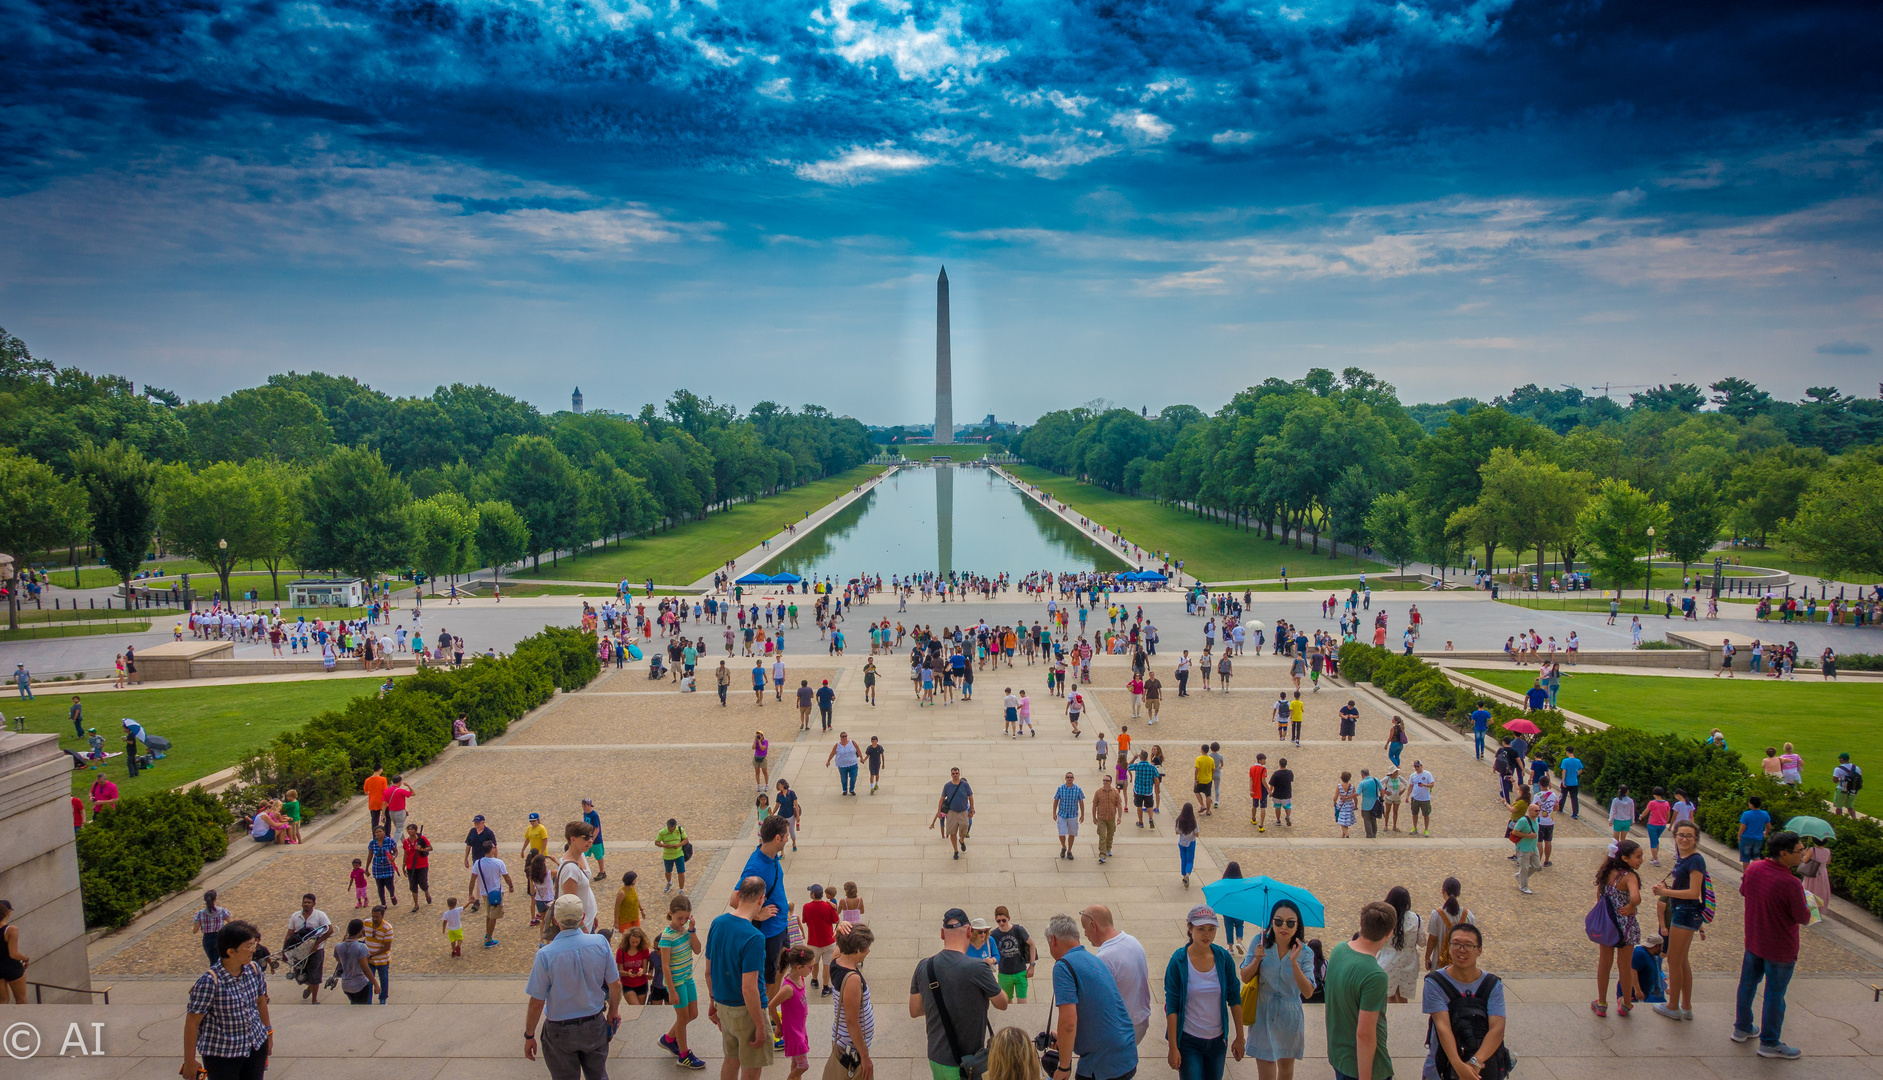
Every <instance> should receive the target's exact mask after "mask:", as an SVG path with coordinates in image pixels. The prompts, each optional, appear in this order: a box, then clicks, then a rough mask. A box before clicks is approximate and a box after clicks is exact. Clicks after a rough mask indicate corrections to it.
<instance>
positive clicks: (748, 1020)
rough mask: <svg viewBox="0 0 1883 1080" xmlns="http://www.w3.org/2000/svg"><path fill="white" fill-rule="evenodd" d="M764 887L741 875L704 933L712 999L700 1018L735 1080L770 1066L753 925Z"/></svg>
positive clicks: (759, 947) (753, 1078) (760, 954)
mask: <svg viewBox="0 0 1883 1080" xmlns="http://www.w3.org/2000/svg"><path fill="white" fill-rule="evenodd" d="M767 820H770V821H775V820H777V819H776V818H770V819H767ZM765 888H766V886H765V879H764V878H760V877H752V876H747V877H746V878H745V879H744V880H743V881H741V882H740V883H739V891H738V893H736V894H735V895H734V896H733V898H732V903H733V906H732V908H731V909H730V910H728V911H727V912H726V913H725V914H723V915H721V916H719V917H718V918H717V919H714V920H713V923H712V926H710V927H708V928H707V931H706V963H707V965H708V968H709V969H710V970H709V975H710V981H711V990H712V998H713V1001H712V1004H711V1005H710V1006H708V1007H707V1010H706V1018H707V1020H709V1021H711V1022H712V1023H714V1024H717V1025H718V1026H719V1044H720V1049H721V1051H722V1052H723V1054H724V1056H725V1060H726V1062H727V1063H728V1064H730V1063H731V1062H732V1061H733V1060H734V1059H737V1060H738V1062H739V1074H738V1080H758V1075H759V1073H760V1071H761V1070H763V1069H764V1068H765V1066H767V1065H770V1064H771V1063H772V1033H771V1026H770V1025H769V1024H768V1023H767V1022H766V1020H765V1000H766V999H765V983H764V979H763V976H764V972H765V937H764V935H763V934H761V933H759V930H758V927H756V926H754V925H753V920H755V919H760V918H762V917H763V916H764V915H765V912H766V902H765ZM720 1075H721V1076H722V1077H726V1073H724V1072H721V1074H720ZM727 1080H730V1078H727Z"/></svg>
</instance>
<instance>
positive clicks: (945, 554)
mask: <svg viewBox="0 0 1883 1080" xmlns="http://www.w3.org/2000/svg"><path fill="white" fill-rule="evenodd" d="M935 558H936V559H937V561H938V562H939V564H940V565H939V566H938V568H937V569H938V571H939V572H940V574H941V576H943V577H947V576H948V573H949V571H951V570H953V569H954V568H955V470H954V468H953V467H952V466H949V465H940V466H937V467H936V469H935Z"/></svg>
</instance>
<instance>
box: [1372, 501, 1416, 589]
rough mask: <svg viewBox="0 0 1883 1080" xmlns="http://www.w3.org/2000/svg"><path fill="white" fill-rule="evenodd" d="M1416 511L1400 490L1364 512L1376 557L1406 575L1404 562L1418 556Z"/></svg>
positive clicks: (1374, 502) (1411, 502)
mask: <svg viewBox="0 0 1883 1080" xmlns="http://www.w3.org/2000/svg"><path fill="white" fill-rule="evenodd" d="M1417 522H1418V509H1417V507H1416V506H1415V504H1414V503H1413V501H1412V496H1411V495H1409V494H1407V493H1406V492H1403V491H1395V492H1391V493H1390V494H1386V495H1381V496H1380V497H1379V498H1377V499H1374V500H1373V508H1372V509H1371V510H1369V511H1368V512H1367V516H1366V532H1367V536H1368V537H1369V538H1371V540H1372V543H1373V550H1374V551H1376V552H1378V553H1379V556H1380V558H1382V559H1385V560H1386V561H1387V562H1389V563H1392V564H1393V565H1395V566H1397V567H1399V572H1400V573H1401V574H1404V573H1405V572H1406V563H1408V562H1410V561H1412V560H1413V559H1414V558H1416V557H1417V556H1418V552H1419V534H1418V529H1417Z"/></svg>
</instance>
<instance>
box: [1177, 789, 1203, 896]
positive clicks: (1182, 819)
mask: <svg viewBox="0 0 1883 1080" xmlns="http://www.w3.org/2000/svg"><path fill="white" fill-rule="evenodd" d="M1199 831H1200V829H1199V827H1198V825H1197V821H1196V807H1195V805H1193V804H1191V803H1187V802H1186V803H1184V804H1183V809H1182V810H1179V811H1177V864H1178V866H1179V867H1180V868H1181V869H1182V872H1183V886H1184V888H1186V889H1187V888H1189V887H1190V871H1192V870H1194V869H1196V841H1197V833H1198V832H1199Z"/></svg>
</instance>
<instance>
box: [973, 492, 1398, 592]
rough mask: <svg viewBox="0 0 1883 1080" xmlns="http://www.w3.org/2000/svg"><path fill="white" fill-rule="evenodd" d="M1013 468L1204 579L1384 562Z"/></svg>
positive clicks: (1336, 570) (1376, 568)
mask: <svg viewBox="0 0 1883 1080" xmlns="http://www.w3.org/2000/svg"><path fill="white" fill-rule="evenodd" d="M1006 468H1007V470H1008V471H1009V472H1011V473H1013V475H1014V476H1016V477H1018V478H1019V479H1021V480H1024V481H1026V482H1027V483H1029V484H1036V485H1038V486H1039V487H1040V488H1042V489H1044V490H1046V491H1050V492H1052V493H1053V497H1054V498H1055V499H1057V500H1058V501H1060V502H1063V503H1065V504H1066V505H1067V506H1070V507H1072V508H1073V509H1074V510H1075V511H1077V512H1078V513H1080V514H1082V515H1084V516H1085V517H1088V518H1090V519H1092V520H1093V521H1096V522H1098V523H1099V524H1100V525H1103V526H1104V527H1106V528H1108V529H1111V530H1113V531H1114V532H1123V533H1124V537H1125V539H1126V540H1129V541H1131V542H1132V543H1134V544H1137V545H1139V546H1140V547H1145V548H1152V549H1157V550H1163V551H1169V552H1173V553H1174V554H1175V555H1176V556H1177V557H1178V558H1180V559H1182V560H1183V561H1184V566H1183V568H1184V572H1185V573H1187V574H1191V575H1194V576H1196V577H1199V578H1202V579H1203V580H1204V581H1241V580H1247V579H1250V578H1272V577H1280V576H1281V568H1282V567H1284V566H1286V567H1287V568H1288V571H1289V573H1290V574H1291V575H1292V576H1295V577H1313V576H1319V575H1322V574H1349V573H1350V574H1359V573H1361V572H1362V571H1364V572H1366V573H1367V574H1377V573H1379V572H1381V570H1382V569H1383V567H1382V564H1380V563H1377V562H1373V561H1371V560H1369V559H1354V558H1348V557H1346V556H1342V557H1341V558H1337V559H1330V558H1328V557H1327V556H1325V555H1316V554H1314V553H1312V552H1310V551H1308V549H1307V548H1305V547H1302V548H1299V549H1297V548H1296V547H1295V546H1294V545H1293V544H1292V543H1287V544H1284V543H1280V542H1277V541H1274V540H1267V539H1264V538H1263V537H1262V534H1261V533H1260V532H1256V531H1253V530H1252V531H1249V532H1244V531H1242V530H1241V529H1238V528H1233V527H1231V526H1229V525H1224V524H1222V523H1220V522H1217V521H1214V520H1211V519H1208V518H1200V517H1197V516H1196V515H1195V514H1192V513H1190V512H1189V511H1187V510H1182V509H1179V508H1177V507H1175V506H1166V505H1164V504H1163V503H1159V502H1155V501H1153V500H1151V499H1140V498H1137V497H1135V496H1131V495H1120V494H1118V493H1117V492H1115V491H1107V490H1105V489H1104V488H1101V487H1096V486H1094V485H1091V484H1083V483H1080V482H1079V481H1077V480H1074V479H1072V478H1071V477H1068V476H1060V475H1059V474H1058V473H1053V472H1048V471H1046V470H1045V469H1039V468H1034V467H1033V466H1030V465H1009V466H1006Z"/></svg>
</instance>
